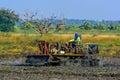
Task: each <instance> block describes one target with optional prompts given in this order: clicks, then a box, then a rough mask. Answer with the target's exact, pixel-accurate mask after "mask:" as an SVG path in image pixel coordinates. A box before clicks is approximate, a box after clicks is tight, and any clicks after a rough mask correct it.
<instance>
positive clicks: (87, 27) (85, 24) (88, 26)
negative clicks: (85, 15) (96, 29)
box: [80, 21, 93, 30]
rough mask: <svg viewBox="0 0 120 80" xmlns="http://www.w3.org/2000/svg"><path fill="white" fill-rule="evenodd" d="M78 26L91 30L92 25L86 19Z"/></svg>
mask: <svg viewBox="0 0 120 80" xmlns="http://www.w3.org/2000/svg"><path fill="white" fill-rule="evenodd" d="M80 28H81V29H85V30H91V29H92V28H93V25H92V24H90V23H89V22H87V21H86V22H84V23H83V24H82V25H81V26H80Z"/></svg>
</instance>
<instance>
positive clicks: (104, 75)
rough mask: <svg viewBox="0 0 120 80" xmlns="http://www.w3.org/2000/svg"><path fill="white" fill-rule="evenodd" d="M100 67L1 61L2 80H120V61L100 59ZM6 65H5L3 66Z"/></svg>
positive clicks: (0, 78)
mask: <svg viewBox="0 0 120 80" xmlns="http://www.w3.org/2000/svg"><path fill="white" fill-rule="evenodd" d="M99 58H100V60H101V62H100V63H101V64H100V66H98V67H76V66H75V65H73V66H49V67H48V66H39V67H35V66H10V65H5V64H19V63H22V62H24V59H21V58H20V59H19V58H17V59H15V60H14V59H13V60H12V59H8V60H9V61H7V59H5V58H4V59H1V61H0V80H120V59H119V58H113V57H99ZM3 64H4V65H3Z"/></svg>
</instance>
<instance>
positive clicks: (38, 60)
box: [25, 36, 99, 66]
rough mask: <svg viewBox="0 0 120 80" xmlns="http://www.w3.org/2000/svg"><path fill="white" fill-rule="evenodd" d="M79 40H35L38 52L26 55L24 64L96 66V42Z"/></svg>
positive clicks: (97, 51) (97, 62)
mask: <svg viewBox="0 0 120 80" xmlns="http://www.w3.org/2000/svg"><path fill="white" fill-rule="evenodd" d="M80 39H81V42H80V43H79V44H78V43H76V42H68V43H60V42H47V41H45V40H37V43H38V54H37V55H28V56H27V57H26V58H27V59H26V61H25V64H26V65H28V66H41V65H42V66H98V65H99V59H97V58H96V57H95V56H94V55H96V54H98V53H99V50H98V44H95V43H92V44H91V43H86V44H83V43H82V37H81V36H80Z"/></svg>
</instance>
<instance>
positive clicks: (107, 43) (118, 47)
mask: <svg viewBox="0 0 120 80" xmlns="http://www.w3.org/2000/svg"><path fill="white" fill-rule="evenodd" d="M73 36H74V34H44V35H42V36H40V35H39V34H16V33H2V32H1V34H0V55H1V54H33V53H37V42H36V40H46V41H51V42H68V41H69V40H71V39H72V38H73ZM82 36H83V43H98V44H99V49H100V55H110V56H111V55H116V56H117V55H120V53H119V52H120V36H119V35H115V34H113V35H112V34H107V35H100V34H99V35H98V34H97V35H96V36H93V34H83V35H82Z"/></svg>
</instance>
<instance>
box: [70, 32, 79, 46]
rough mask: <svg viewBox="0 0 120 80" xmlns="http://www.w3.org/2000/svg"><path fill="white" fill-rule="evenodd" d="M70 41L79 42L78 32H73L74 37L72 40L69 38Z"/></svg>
mask: <svg viewBox="0 0 120 80" xmlns="http://www.w3.org/2000/svg"><path fill="white" fill-rule="evenodd" d="M70 42H76V43H78V44H79V43H80V37H79V34H78V33H75V35H74V38H73V39H72V40H70Z"/></svg>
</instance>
